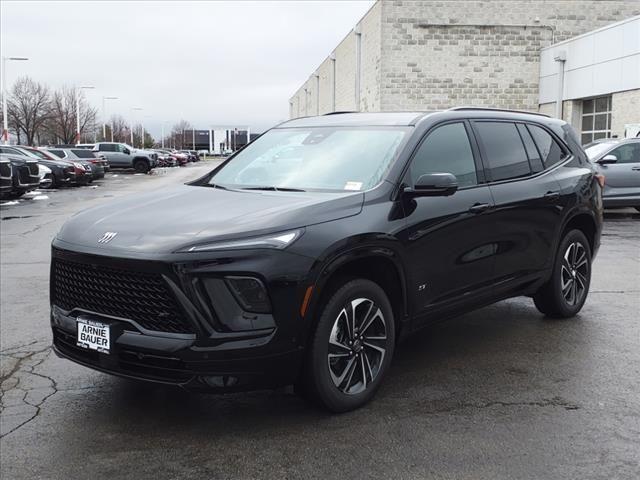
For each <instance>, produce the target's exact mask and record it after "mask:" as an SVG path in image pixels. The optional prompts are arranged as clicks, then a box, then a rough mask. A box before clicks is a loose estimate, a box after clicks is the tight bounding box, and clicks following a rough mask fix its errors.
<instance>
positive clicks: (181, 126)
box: [171, 120, 193, 150]
mask: <svg viewBox="0 0 640 480" xmlns="http://www.w3.org/2000/svg"><path fill="white" fill-rule="evenodd" d="M192 128H193V127H192V126H191V124H190V123H189V122H187V121H186V120H180V121H179V122H178V123H176V124H175V125H174V126H173V128H172V129H171V137H172V139H173V143H174V144H175V148H177V149H178V150H182V149H183V148H184V146H185V144H186V143H187V142H185V133H184V132H185V130H191V129H192Z"/></svg>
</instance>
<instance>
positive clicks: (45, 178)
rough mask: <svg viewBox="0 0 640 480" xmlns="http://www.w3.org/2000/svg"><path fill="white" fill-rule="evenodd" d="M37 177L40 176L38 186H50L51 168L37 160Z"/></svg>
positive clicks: (51, 181)
mask: <svg viewBox="0 0 640 480" xmlns="http://www.w3.org/2000/svg"><path fill="white" fill-rule="evenodd" d="M38 177H39V178H40V188H51V184H52V183H53V175H52V174H51V169H50V168H49V167H47V166H46V165H43V164H41V163H40V162H38Z"/></svg>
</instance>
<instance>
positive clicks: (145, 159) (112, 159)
mask: <svg viewBox="0 0 640 480" xmlns="http://www.w3.org/2000/svg"><path fill="white" fill-rule="evenodd" d="M93 151H94V152H98V153H100V155H103V156H104V157H105V158H106V159H107V161H108V162H109V166H110V167H112V168H134V169H135V170H136V172H138V173H147V172H148V171H149V170H151V169H152V168H155V167H156V165H157V163H158V154H157V153H155V152H152V151H150V150H142V149H139V148H133V147H131V146H129V145H127V144H126V143H112V142H100V143H96V144H95V146H94V147H93Z"/></svg>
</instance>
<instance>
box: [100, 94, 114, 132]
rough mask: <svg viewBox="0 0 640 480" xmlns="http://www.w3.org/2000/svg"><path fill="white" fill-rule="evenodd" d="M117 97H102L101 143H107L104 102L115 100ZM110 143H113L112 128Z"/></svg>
mask: <svg viewBox="0 0 640 480" xmlns="http://www.w3.org/2000/svg"><path fill="white" fill-rule="evenodd" d="M117 99H118V97H102V141H103V142H106V141H107V111H106V108H105V105H104V103H105V100H117ZM111 141H112V142H113V127H111Z"/></svg>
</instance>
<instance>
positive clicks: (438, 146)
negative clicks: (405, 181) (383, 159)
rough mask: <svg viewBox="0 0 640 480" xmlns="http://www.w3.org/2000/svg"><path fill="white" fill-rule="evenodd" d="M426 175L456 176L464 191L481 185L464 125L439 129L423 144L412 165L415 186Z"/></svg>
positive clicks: (459, 123)
mask: <svg viewBox="0 0 640 480" xmlns="http://www.w3.org/2000/svg"><path fill="white" fill-rule="evenodd" d="M426 173H452V174H453V175H455V176H456V178H457V179H458V185H459V186H460V187H469V186H473V185H477V184H478V177H477V175H476V164H475V162H474V160H473V151H472V150H471V143H470V142H469V136H468V135H467V129H466V128H465V126H464V123H462V122H458V123H448V124H446V125H443V126H441V127H437V128H436V129H435V130H433V131H432V132H431V133H429V135H428V136H427V138H426V139H425V140H423V141H422V143H421V144H420V146H419V147H418V151H417V152H416V154H415V155H414V157H413V160H412V163H411V182H412V185H415V184H416V182H417V180H418V178H420V176H422V175H424V174H426Z"/></svg>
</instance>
